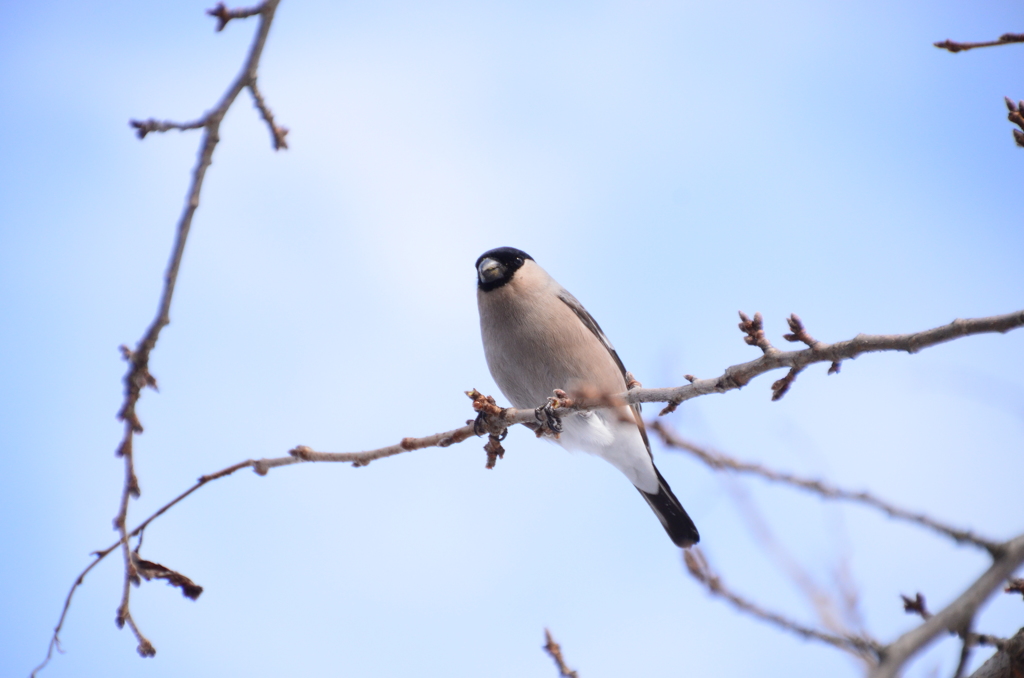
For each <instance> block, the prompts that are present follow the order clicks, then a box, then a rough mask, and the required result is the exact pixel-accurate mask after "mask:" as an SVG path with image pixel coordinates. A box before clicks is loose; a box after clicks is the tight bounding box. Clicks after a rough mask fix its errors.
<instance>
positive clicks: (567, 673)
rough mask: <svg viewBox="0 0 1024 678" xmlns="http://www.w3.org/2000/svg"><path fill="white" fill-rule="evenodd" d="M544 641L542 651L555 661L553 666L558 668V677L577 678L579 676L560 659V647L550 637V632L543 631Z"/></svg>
mask: <svg viewBox="0 0 1024 678" xmlns="http://www.w3.org/2000/svg"><path fill="white" fill-rule="evenodd" d="M544 640H545V641H546V642H545V643H544V651H545V652H547V653H548V654H549V655H551V658H552V659H554V660H555V666H557V667H558V675H559V676H563V678H579V675H580V674H578V673H577V672H576V671H573V670H572V669H570V668H569V667H568V666H566V665H565V659H563V658H562V646H561V645H559V644H558V643H556V642H555V639H554V638H552V637H551V631H548V630H547V629H544Z"/></svg>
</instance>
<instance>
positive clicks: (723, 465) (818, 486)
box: [647, 420, 1004, 556]
mask: <svg viewBox="0 0 1024 678" xmlns="http://www.w3.org/2000/svg"><path fill="white" fill-rule="evenodd" d="M647 425H648V426H649V427H650V429H651V430H653V431H655V432H657V433H658V435H659V436H661V440H662V442H664V443H665V445H667V446H668V447H672V448H675V449H678V450H685V451H686V452H689V453H690V454H692V455H693V456H695V457H696V458H697V459H699V460H700V461H702V462H704V463H705V464H707V465H708V466H710V467H711V468H713V469H715V470H727V471H735V472H736V473H748V474H751V475H756V476H758V477H761V478H764V479H765V480H770V481H772V482H775V483H782V484H785V485H790V486H792V487H798V488H800V489H802V490H807V491H809V492H813V493H815V494H817V495H820V496H822V497H825V498H826V499H839V500H842V501H851V502H856V503H858V504H863V505H865V506H870V507H872V508H875V509H878V510H879V511H882V512H883V513H885V514H886V515H888V516H889V517H890V518H898V519H900V520H906V521H908V522H912V523H917V524H918V525H923V526H924V527H927V528H929V529H931V530H934V531H935V532H938V533H940V534H943V535H945V536H947V537H949V538H951V539H953V540H954V541H956V542H958V543H964V544H973V545H974V546H977V547H979V548H983V549H985V550H986V551H988V552H989V553H990V554H992V555H993V556H998V555H1000V554H1001V553H1002V549H1003V548H1004V545H1003V544H1000V543H999V542H996V541H993V540H991V539H986V538H984V537H981V536H979V535H977V534H975V533H974V532H972V531H971V530H964V529H960V528H956V527H952V526H950V525H946V524H945V523H941V522H939V521H937V520H935V519H934V518H930V517H929V516H926V515H925V514H923V513H915V512H913V511H908V510H907V509H904V508H900V507H898V506H895V505H893V504H890V503H889V502H887V501H884V500H882V499H879V498H878V497H875V496H874V495H872V494H870V493H868V492H853V491H851V490H844V489H842V488H840V487H836V486H835V485H830V484H828V483H826V482H823V481H821V480H814V479H811V478H803V477H800V476H797V475H794V474H792V473H781V472H779V471H774V470H772V469H770V468H767V467H765V466H762V465H761V464H754V463H750V462H743V461H739V460H737V459H733V458H732V457H729V456H727V455H725V454H722V453H721V452H713V451H711V450H708V449H706V448H703V447H700V446H699V445H696V444H694V443H691V442H689V441H688V440H685V439H684V438H682V437H680V436H679V435H678V434H677V433H675V432H674V431H672V429H671V428H670V427H668V426H666V425H665V424H664V423H662V422H661V421H657V420H656V421H651V422H648V423H647Z"/></svg>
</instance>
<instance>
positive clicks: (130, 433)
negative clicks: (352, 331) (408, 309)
mask: <svg viewBox="0 0 1024 678" xmlns="http://www.w3.org/2000/svg"><path fill="white" fill-rule="evenodd" d="M278 2H279V0H267V2H264V3H263V4H261V5H259V6H258V7H256V8H254V9H251V10H236V11H233V12H229V11H228V10H226V9H225V8H224V6H223V4H220V5H218V6H217V8H216V9H214V10H211V11H210V13H211V14H213V15H214V16H217V17H218V18H219V19H220V25H219V27H218V30H220V29H222V28H223V27H224V24H226V23H227V21H229V20H230V19H233V18H240V17H243V16H252V15H255V14H259V15H260V25H259V28H258V29H257V31H256V35H255V37H254V39H253V42H252V45H251V46H250V48H249V54H248V56H247V57H246V60H245V63H244V65H243V68H242V71H241V72H240V73H239V75H238V76H237V77H236V78H235V81H234V82H233V83H232V84H231V86H230V87H229V88H228V90H227V92H225V93H224V95H223V96H222V97H221V99H220V101H219V102H218V104H217V106H216V107H215V108H214V109H213V110H211V111H209V112H207V113H206V114H205V115H204V116H203V117H202V118H200V119H198V120H196V121H193V122H189V123H174V122H160V121H157V120H155V119H152V118H150V119H149V120H146V121H143V122H140V121H137V120H132V121H131V122H130V124H131V126H132V127H134V128H135V129H136V130H137V134H138V136H139V138H140V139H141V138H145V136H146V135H147V134H148V133H149V132H165V131H168V130H171V129H178V130H187V129H199V128H202V129H203V130H204V134H203V140H202V144H201V145H200V149H199V154H198V156H199V157H198V159H197V161H196V165H195V168H194V169H193V172H192V183H191V185H190V187H189V190H188V194H187V196H186V200H185V207H184V209H183V211H182V214H181V216H180V218H179V220H178V225H177V228H176V235H175V241H174V245H173V247H172V251H171V257H170V261H169V262H168V265H167V271H166V273H165V274H164V287H163V291H162V292H161V296H160V303H159V305H158V307H157V314H156V318H155V319H154V320H153V322H152V323H151V324H150V326H149V327H148V329H147V330H146V332H145V334H143V336H142V338H141V339H140V340H139V342H138V344H136V347H135V350H131V349H129V348H128V347H127V346H122V347H121V353H122V355H123V357H124V359H125V361H126V362H127V363H128V371H127V373H126V374H125V376H124V401H123V403H122V404H121V407H120V409H119V411H118V415H117V416H118V419H120V420H121V421H123V422H124V434H123V436H122V438H121V442H120V444H119V445H118V446H117V455H118V456H120V457H122V458H123V459H124V468H125V480H124V487H123V490H122V492H121V500H120V506H119V509H118V513H117V516H116V517H115V518H114V528H115V529H116V530H117V531H118V532H119V533H120V541H119V542H118V543H119V544H120V546H121V551H122V554H123V556H124V572H125V576H124V582H123V585H122V593H121V603H120V604H119V605H118V608H117V616H116V618H115V622H116V623H117V625H118V627H123V626H124V625H125V624H127V625H128V626H129V628H131V630H132V632H133V633H134V634H135V637H136V639H137V640H138V643H139V645H138V651H139V654H140V655H142V656H143V657H152V656H154V655H155V654H156V649H155V648H154V647H153V644H152V643H151V642H150V641H149V640H148V639H147V638H146V637H145V636H143V634H142V632H141V631H140V630H139V627H138V625H137V624H136V623H135V620H134V619H133V618H132V615H131V610H130V605H129V599H130V595H131V584H133V583H135V584H138V582H139V581H140V580H139V574H140V573H139V567H138V564H139V563H149V561H144V560H141V559H140V558H139V557H138V556H137V555H135V554H132V553H131V551H130V549H129V547H128V537H129V533H128V530H127V527H126V525H127V519H128V504H129V500H130V499H131V498H137V497H138V496H139V495H140V493H141V489H140V487H139V481H138V477H137V476H136V474H135V463H134V451H133V440H134V436H135V435H136V434H138V433H142V431H143V427H142V423H141V422H140V421H139V418H138V415H137V413H136V405H137V404H138V401H139V398H140V397H141V394H142V389H144V388H146V387H147V386H148V387H151V388H153V389H155V388H156V387H157V382H156V379H155V378H154V377H153V375H152V374H150V372H149V357H150V353H151V352H152V351H153V349H154V348H155V347H156V343H157V340H158V339H159V337H160V332H161V330H162V329H163V328H164V327H166V326H167V325H168V324H169V323H170V309H171V300H172V299H173V297H174V289H175V285H176V283H177V279H178V270H179V268H180V266H181V259H182V256H183V254H184V252H185V243H186V241H187V240H188V233H189V229H190V228H191V225H192V217H193V215H194V214H195V211H196V208H197V207H199V196H200V192H201V189H202V185H203V179H204V178H205V176H206V170H207V169H208V168H209V166H210V163H211V162H212V161H213V152H214V149H215V148H216V146H217V143H218V142H219V141H220V137H219V131H220V123H221V121H222V120H223V119H224V115H225V114H226V113H227V111H228V109H229V108H230V107H231V105H232V104H233V103H234V101H235V99H236V98H237V97H238V94H239V93H240V92H241V91H242V89H243V88H245V87H250V88H254V87H255V82H256V70H257V68H258V66H259V61H260V56H261V55H262V53H263V47H264V45H265V44H266V40H267V34H268V33H269V32H270V25H271V23H272V22H273V19H274V13H275V11H276V10H277V5H278ZM254 93H255V90H254ZM260 101H261V111H263V110H264V109H266V105H265V104H262V99H261V98H260ZM264 118H265V119H266V120H267V122H268V124H270V125H271V129H272V131H273V134H274V135H275V139H277V136H278V128H277V127H276V126H274V125H273V122H272V118H270V117H269V111H266V113H265V114H264ZM280 136H281V140H282V141H283V133H281V135H280ZM186 494H188V493H186ZM167 508H169V507H167ZM163 510H166V508H165V509H163ZM161 512H162V511H161ZM147 522H148V521H147ZM133 534H134V533H133ZM111 550H112V549H111ZM106 553H109V550H108V551H107V552H106ZM106 553H103V554H102V555H99V556H98V557H97V559H96V560H95V561H93V562H92V563H91V564H90V565H89V567H87V568H86V569H85V570H84V571H83V572H82V574H81V575H79V577H78V579H77V580H76V581H75V584H74V585H73V586H72V587H71V591H70V592H69V593H68V597H67V599H66V600H65V604H64V609H63V611H62V612H61V617H60V620H59V621H58V623H57V626H56V628H55V629H54V635H53V637H52V638H51V641H50V647H49V650H48V652H47V655H46V660H44V661H43V663H42V664H40V665H39V667H37V668H36V671H38V670H39V669H41V668H43V667H44V666H45V665H46V663H47V662H48V661H49V660H50V658H51V657H52V655H53V648H54V647H58V648H59V642H60V641H59V633H60V629H61V628H62V626H63V624H64V619H65V618H66V616H67V610H68V606H69V605H70V603H71V597H72V595H73V594H74V591H75V588H77V586H78V585H79V584H81V582H82V579H83V578H84V577H85V575H86V574H87V573H88V572H89V570H91V569H92V567H93V566H95V564H96V563H98V562H99V561H100V560H102V559H103V558H104V557H105V556H106ZM150 564H151V565H156V564H155V563H150ZM160 567H162V566H160ZM164 569H166V568H164ZM171 572H173V571H171V570H167V573H171ZM147 573H148V574H149V575H151V576H164V575H166V576H164V578H171V579H173V580H174V581H177V582H178V585H181V586H182V588H183V590H186V591H192V592H193V593H194V592H195V589H196V588H198V587H195V588H188V586H186V584H185V582H188V584H189V585H191V586H192V587H194V584H192V583H191V581H188V579H187V578H183V577H182V576H181V575H178V573H173V574H174V575H176V578H172V577H171V576H170V575H169V574H167V573H164V575H155V574H154V571H153V570H152V569H149V570H147ZM147 578H148V577H147ZM199 590H200V591H201V589H199ZM196 595H198V594H196Z"/></svg>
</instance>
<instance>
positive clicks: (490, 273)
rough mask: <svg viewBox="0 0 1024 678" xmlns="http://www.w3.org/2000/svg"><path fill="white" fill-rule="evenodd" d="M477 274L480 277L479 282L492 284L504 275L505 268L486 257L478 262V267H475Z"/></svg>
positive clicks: (495, 260)
mask: <svg viewBox="0 0 1024 678" xmlns="http://www.w3.org/2000/svg"><path fill="white" fill-rule="evenodd" d="M477 272H478V273H479V275H480V282H485V283H488V282H493V281H495V280H497V279H498V278H500V277H501V276H503V275H505V267H504V266H502V265H501V263H500V262H499V261H498V260H497V259H491V258H490V257H487V258H486V259H484V260H483V261H481V262H480V266H478V267H477Z"/></svg>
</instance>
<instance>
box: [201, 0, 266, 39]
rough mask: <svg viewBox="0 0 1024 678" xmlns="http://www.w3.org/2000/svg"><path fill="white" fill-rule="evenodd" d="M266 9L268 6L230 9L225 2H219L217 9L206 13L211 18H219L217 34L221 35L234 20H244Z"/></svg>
mask: <svg viewBox="0 0 1024 678" xmlns="http://www.w3.org/2000/svg"><path fill="white" fill-rule="evenodd" d="M265 7H266V4H263V5H257V6H256V7H249V8H245V9H228V8H227V7H225V6H224V3H223V2H218V3H217V6H216V7H214V8H213V9H208V10H206V13H207V14H209V15H210V16H215V17H217V32H218V33H219V32H221V31H223V30H224V27H225V26H227V25H228V22H229V21H231V20H232V19H244V18H246V17H250V16H253V15H255V14H259V13H260V12H262V11H263V9H264V8H265Z"/></svg>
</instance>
